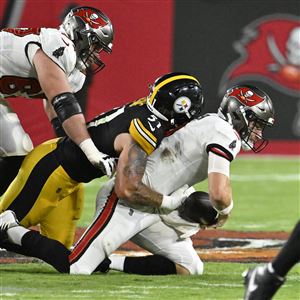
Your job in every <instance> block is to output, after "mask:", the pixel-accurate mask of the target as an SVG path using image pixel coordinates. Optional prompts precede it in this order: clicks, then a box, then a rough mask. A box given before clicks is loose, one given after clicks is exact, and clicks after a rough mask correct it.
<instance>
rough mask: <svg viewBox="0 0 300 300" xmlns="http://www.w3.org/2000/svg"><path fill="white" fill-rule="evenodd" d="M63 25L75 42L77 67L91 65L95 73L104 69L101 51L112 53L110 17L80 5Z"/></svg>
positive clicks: (72, 11) (97, 10) (69, 14)
mask: <svg viewBox="0 0 300 300" xmlns="http://www.w3.org/2000/svg"><path fill="white" fill-rule="evenodd" d="M61 27H62V28H63V29H64V31H65V32H66V34H67V35H68V37H69V38H70V39H71V40H72V41H73V42H74V44H75V50H76V54H77V67H78V69H80V70H82V69H85V68H87V67H91V68H92V71H93V73H96V72H98V71H100V70H102V69H103V68H104V66H105V64H104V63H103V62H102V60H101V59H100V56H99V55H100V52H101V51H105V52H107V53H111V51H112V42H113V38H114V31H113V27H112V23H111V21H110V20H109V18H108V17H107V16H106V15H105V14H104V13H103V12H101V11H100V10H99V9H96V8H93V7H89V6H80V7H75V8H73V9H71V11H70V12H69V13H68V14H67V15H66V17H65V18H64V20H63V23H62V25H61Z"/></svg>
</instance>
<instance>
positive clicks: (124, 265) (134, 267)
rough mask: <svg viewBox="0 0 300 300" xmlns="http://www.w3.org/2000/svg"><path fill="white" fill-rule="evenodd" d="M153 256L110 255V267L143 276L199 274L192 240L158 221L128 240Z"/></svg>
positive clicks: (200, 267) (200, 270)
mask: <svg viewBox="0 0 300 300" xmlns="http://www.w3.org/2000/svg"><path fill="white" fill-rule="evenodd" d="M131 240H132V241H133V242H134V243H136V244H137V245H139V246H140V247H142V248H144V249H146V250H148V251H149V252H151V253H153V254H154V255H149V256H144V257H126V258H125V257H123V258H122V257H117V256H115V257H114V256H111V257H110V260H111V264H110V266H109V267H110V268H112V269H117V270H120V271H124V272H126V273H135V274H143V275H166V274H181V275H186V274H198V275H199V274H202V273H203V263H202V261H201V259H200V258H199V256H198V255H197V253H196V251H195V249H194V248H193V245H192V241H191V240H190V239H189V238H187V239H183V240H180V239H179V237H178V234H177V233H176V232H175V231H174V230H173V229H172V228H170V227H168V226H166V225H165V224H164V223H163V222H161V221H159V222H157V223H155V224H154V225H152V226H150V227H148V228H146V229H145V230H143V231H142V232H140V233H139V234H138V235H136V236H134V238H132V239H131Z"/></svg>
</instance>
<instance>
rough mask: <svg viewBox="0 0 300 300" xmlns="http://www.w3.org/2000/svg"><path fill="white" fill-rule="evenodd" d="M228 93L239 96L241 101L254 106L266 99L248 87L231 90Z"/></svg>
mask: <svg viewBox="0 0 300 300" xmlns="http://www.w3.org/2000/svg"><path fill="white" fill-rule="evenodd" d="M228 95H229V96H231V97H235V98H237V99H238V100H239V101H240V102H242V103H244V104H245V105H247V106H254V105H257V104H259V103H261V102H262V101H264V100H265V98H264V97H261V96H259V95H257V94H256V93H254V92H253V91H251V90H249V88H247V87H242V88H239V89H233V90H231V91H229V93H228Z"/></svg>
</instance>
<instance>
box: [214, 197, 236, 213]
mask: <svg viewBox="0 0 300 300" xmlns="http://www.w3.org/2000/svg"><path fill="white" fill-rule="evenodd" d="M214 209H215V210H216V211H217V212H218V214H219V215H221V216H225V215H229V213H230V212H231V210H232V209H233V200H231V203H230V204H229V206H227V207H226V208H224V209H222V210H218V209H216V208H215V207H214Z"/></svg>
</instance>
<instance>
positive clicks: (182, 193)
mask: <svg viewBox="0 0 300 300" xmlns="http://www.w3.org/2000/svg"><path fill="white" fill-rule="evenodd" d="M194 192H195V189H194V187H189V186H188V185H187V184H185V185H183V186H182V187H180V188H179V189H178V190H176V191H175V192H173V193H172V194H171V195H170V196H164V197H163V201H162V203H161V206H160V208H159V213H161V214H167V213H169V212H170V211H172V210H174V209H176V208H177V207H179V206H180V205H181V204H182V203H183V201H184V200H185V199H186V198H187V197H188V196H189V195H190V194H192V193H194Z"/></svg>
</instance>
